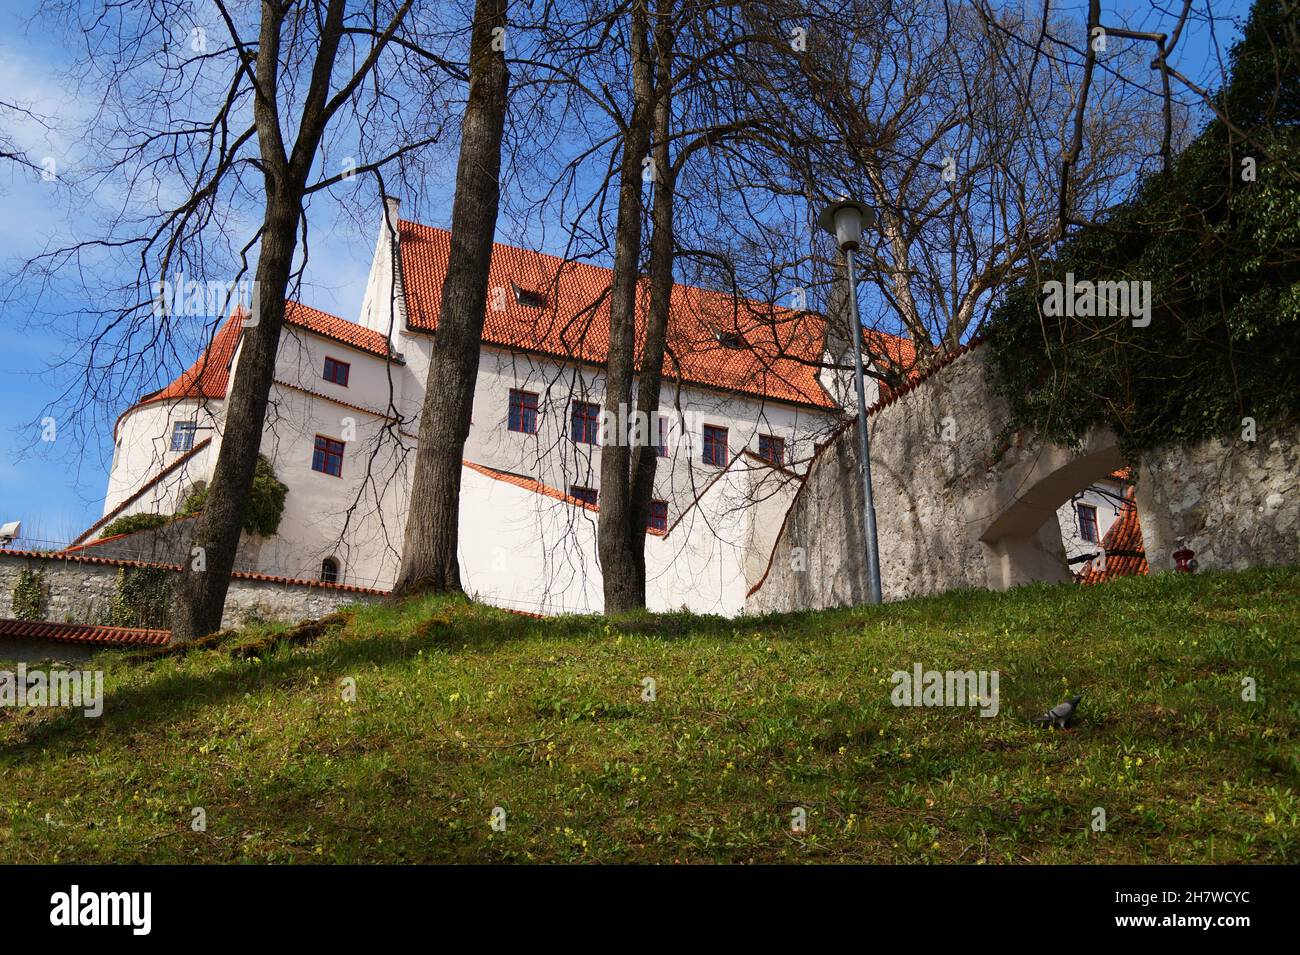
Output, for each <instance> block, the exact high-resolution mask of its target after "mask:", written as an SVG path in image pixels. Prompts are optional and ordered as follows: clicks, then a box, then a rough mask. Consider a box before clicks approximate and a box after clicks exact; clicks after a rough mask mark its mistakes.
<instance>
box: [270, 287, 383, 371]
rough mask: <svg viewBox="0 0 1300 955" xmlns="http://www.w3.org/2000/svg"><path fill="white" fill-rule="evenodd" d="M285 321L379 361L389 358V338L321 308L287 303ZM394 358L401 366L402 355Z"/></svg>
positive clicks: (294, 326)
mask: <svg viewBox="0 0 1300 955" xmlns="http://www.w3.org/2000/svg"><path fill="white" fill-rule="evenodd" d="M284 321H285V324H286V325H288V326H290V327H291V328H303V329H306V330H307V331H309V332H314V333H315V334H317V335H322V336H324V337H325V338H332V339H334V340H335V341H336V342H342V343H343V344H344V345H350V346H352V347H353V348H355V349H357V350H358V351H364V352H369V353H370V354H372V355H378V356H379V357H380V358H387V357H390V350H389V347H388V338H387V336H385V335H383V334H382V333H380V332H377V331H375V330H374V329H373V328H366V326H364V325H358V324H357V323H356V322H349V321H348V320H347V319H343V318H339V317H338V316H337V315H331V314H329V313H328V312H322V311H321V310H320V309H318V308H312V307H311V306H309V305H303V304H302V303H300V302H289V301H286V302H285V303H284ZM391 357H392V359H393V360H394V361H395V362H397V363H398V364H401V363H402V358H401V356H400V355H397V354H392V355H391Z"/></svg>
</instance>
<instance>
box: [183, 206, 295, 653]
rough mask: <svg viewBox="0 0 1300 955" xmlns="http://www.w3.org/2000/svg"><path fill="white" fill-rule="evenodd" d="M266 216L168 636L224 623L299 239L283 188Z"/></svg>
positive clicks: (197, 633)
mask: <svg viewBox="0 0 1300 955" xmlns="http://www.w3.org/2000/svg"><path fill="white" fill-rule="evenodd" d="M263 222H264V231H263V233H262V248H261V253H260V254H259V255H258V259H257V273H256V281H257V283H258V284H257V285H256V288H257V289H258V302H259V306H260V307H259V308H258V310H257V312H256V313H254V315H255V318H256V322H257V324H255V325H252V326H251V327H248V328H245V329H244V332H243V338H242V341H241V345H240V351H239V364H238V365H237V366H236V368H235V378H234V381H232V382H231V386H230V388H229V390H228V391H227V395H228V397H227V399H226V421H225V428H224V430H223V432H222V436H221V451H220V452H219V453H218V455H217V464H216V468H215V469H214V471H213V474H212V484H211V486H210V487H209V489H208V495H207V501H206V502H205V504H204V506H203V511H202V513H201V514H200V515H199V519H198V521H197V523H196V525H195V528H194V534H193V537H192V538H191V540H190V554H189V562H188V563H187V564H186V565H185V566H184V568H183V569H182V573H181V576H180V579H179V581H177V588H176V608H175V611H174V612H173V614H172V618H173V620H172V639H173V640H178V641H180V640H193V639H195V638H197V637H202V636H205V635H207V634H209V633H215V632H216V631H217V630H219V629H221V617H222V613H223V612H224V610H225V606H226V591H227V590H228V589H229V587H230V572H231V571H232V570H233V569H234V566H235V553H236V551H237V549H238V547H239V536H240V533H241V532H242V530H243V524H244V510H245V507H246V503H247V500H248V494H249V490H250V489H251V488H252V486H253V472H254V469H255V468H256V467H257V454H258V452H259V451H260V450H261V447H262V427H263V424H264V423H265V421H266V407H267V404H268V402H269V399H270V394H271V381H272V379H273V377H274V375H275V356H276V352H277V350H278V348H279V344H280V328H281V326H282V325H283V324H284V295H285V291H286V290H287V289H288V287H289V273H290V270H291V269H292V268H293V256H294V249H295V248H296V246H297V242H296V235H297V231H296V228H297V224H298V207H297V203H296V202H293V201H292V200H291V199H290V198H289V196H288V194H287V191H286V190H284V189H280V190H276V191H275V192H274V193H273V192H272V191H271V190H270V189H269V187H268V195H267V207H266V215H265V218H264V220H263ZM251 320H252V319H250V321H251Z"/></svg>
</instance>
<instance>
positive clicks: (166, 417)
mask: <svg viewBox="0 0 1300 955" xmlns="http://www.w3.org/2000/svg"><path fill="white" fill-rule="evenodd" d="M223 407H224V402H220V401H207V402H200V401H196V400H184V401H159V402H154V403H152V404H147V405H145V406H143V407H141V408H138V409H136V410H135V411H132V412H130V413H128V414H127V415H126V416H125V417H124V418H122V420H121V422H120V423H119V424H118V427H117V439H116V443H115V446H114V452H113V464H112V467H111V468H110V470H109V475H108V487H107V490H106V492H105V496H104V510H103V512H102V513H104V514H107V513H109V512H110V511H112V510H113V509H114V508H116V507H117V506H119V505H120V504H121V503H122V502H123V501H125V500H126V499H127V498H129V497H130V496H131V495H132V494H134V493H135V492H136V491H138V490H139V489H140V488H141V487H142V486H143V485H145V484H146V483H148V481H149V479H150V478H152V477H153V476H154V475H156V474H158V473H159V472H160V471H162V470H164V469H165V468H167V467H168V466H170V465H171V464H173V463H174V462H176V461H177V460H178V459H180V458H182V457H184V456H185V453H186V452H184V451H173V450H171V441H172V426H173V424H174V423H175V422H177V421H194V422H195V423H197V424H198V426H199V427H198V430H197V432H196V433H195V435H194V443H195V444H196V445H197V444H199V443H200V442H201V441H203V440H204V439H205V438H212V439H213V441H212V443H211V444H209V445H208V447H207V448H206V449H204V450H203V451H200V452H199V453H198V454H197V455H195V456H194V457H193V458H191V459H190V460H189V461H188V462H186V464H185V465H184V466H182V467H181V468H178V469H177V470H176V471H174V472H173V473H172V474H170V475H168V476H167V478H165V479H164V480H163V481H162V482H160V483H159V485H158V486H157V487H156V488H154V489H152V490H151V491H150V492H149V493H148V494H146V495H145V496H144V497H142V498H141V499H140V500H139V501H137V502H136V503H134V504H132V505H131V506H130V507H129V508H127V509H126V510H125V511H124V512H123V513H124V514H135V513H151V514H152V513H165V514H171V513H173V512H174V511H175V510H176V508H177V507H179V506H180V504H181V503H182V501H183V500H184V497H185V496H186V494H187V493H188V491H189V489H190V488H191V487H193V485H194V484H195V483H196V482H198V481H207V480H209V479H210V478H211V476H212V468H213V466H214V465H215V463H216V459H217V457H216V451H217V448H218V447H219V445H220V437H219V428H220V425H221V412H222V409H223Z"/></svg>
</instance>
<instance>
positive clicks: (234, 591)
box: [0, 551, 384, 627]
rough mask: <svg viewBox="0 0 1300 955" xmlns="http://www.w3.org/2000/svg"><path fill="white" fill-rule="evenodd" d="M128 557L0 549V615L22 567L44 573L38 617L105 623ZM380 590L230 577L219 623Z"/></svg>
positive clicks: (290, 614) (292, 614) (325, 606)
mask: <svg viewBox="0 0 1300 955" xmlns="http://www.w3.org/2000/svg"><path fill="white" fill-rule="evenodd" d="M132 565H133V562H131V561H120V560H119V561H115V560H104V559H102V558H101V559H95V560H77V559H71V558H68V557H61V556H59V555H57V554H55V555H32V554H28V553H22V554H15V553H6V552H5V551H0V617H12V616H13V615H14V614H13V591H14V585H15V584H16V583H17V582H18V576H19V574H20V573H21V572H22V571H23V570H24V569H30V570H32V571H37V572H40V573H41V574H42V575H43V578H44V590H45V612H44V613H43V614H42V619H45V620H50V621H54V622H56V623H90V624H104V623H110V622H112V621H111V616H110V615H111V613H112V607H113V599H114V597H115V596H116V594H117V581H118V571H119V570H120V569H121V568H122V567H123V566H132ZM383 599H384V595H383V594H379V593H374V592H368V591H362V590H360V589H358V588H348V587H338V586H330V585H328V584H318V583H311V582H305V581H287V580H283V579H278V578H276V579H267V580H259V579H252V578H248V577H233V578H231V581H230V590H229V592H228V595H227V597H226V611H225V615H224V616H223V617H222V620H221V625H222V626H223V627H238V626H241V625H243V624H245V623H248V622H251V621H255V620H282V621H286V622H291V623H296V622H297V621H299V620H305V619H311V618H315V617H321V616H324V615H325V614H328V613H330V612H332V611H334V610H336V609H337V608H339V607H342V606H344V605H346V604H350V603H375V602H378V601H380V600H383Z"/></svg>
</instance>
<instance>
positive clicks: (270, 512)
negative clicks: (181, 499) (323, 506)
mask: <svg viewBox="0 0 1300 955" xmlns="http://www.w3.org/2000/svg"><path fill="white" fill-rule="evenodd" d="M288 493H289V489H288V488H287V487H286V486H285V485H283V484H281V483H280V481H279V480H278V479H277V478H276V476H275V470H274V469H273V468H272V467H271V462H270V461H268V460H267V459H266V456H265V455H261V454H259V455H258V456H257V470H256V471H254V472H253V488H252V492H251V493H250V494H249V497H248V508H247V510H246V511H245V512H244V530H246V531H248V532H249V533H250V534H260V535H261V536H262V537H270V536H271V535H273V534H274V533H275V532H276V531H277V530H279V528H280V518H281V517H282V516H283V514H284V498H285V495H286V494H288ZM207 500H208V489H207V488H206V487H201V488H199V489H198V490H196V491H194V492H193V493H192V494H190V496H189V497H187V498H186V499H185V503H184V504H182V505H181V509H180V511H179V512H178V513H179V514H181V515H188V514H197V513H198V512H199V511H201V510H203V505H204V504H206V503H207Z"/></svg>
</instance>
